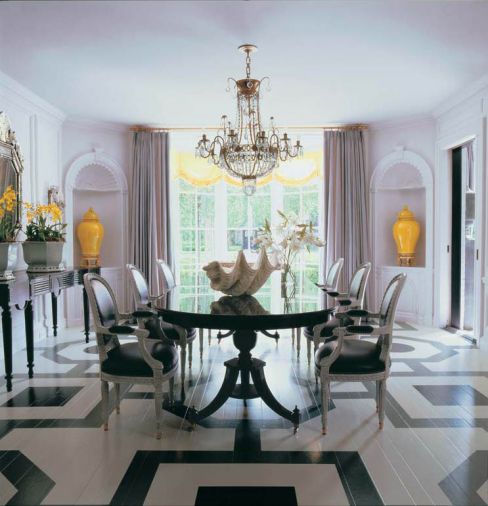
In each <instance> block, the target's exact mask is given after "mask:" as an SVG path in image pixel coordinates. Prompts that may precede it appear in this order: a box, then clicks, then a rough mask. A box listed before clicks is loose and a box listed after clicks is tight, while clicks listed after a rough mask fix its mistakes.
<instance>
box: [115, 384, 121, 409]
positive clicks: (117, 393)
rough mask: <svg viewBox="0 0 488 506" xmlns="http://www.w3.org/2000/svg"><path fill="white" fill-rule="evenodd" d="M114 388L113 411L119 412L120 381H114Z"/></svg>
mask: <svg viewBox="0 0 488 506" xmlns="http://www.w3.org/2000/svg"><path fill="white" fill-rule="evenodd" d="M114 390H115V412H116V413H117V414H119V413H120V383H114Z"/></svg>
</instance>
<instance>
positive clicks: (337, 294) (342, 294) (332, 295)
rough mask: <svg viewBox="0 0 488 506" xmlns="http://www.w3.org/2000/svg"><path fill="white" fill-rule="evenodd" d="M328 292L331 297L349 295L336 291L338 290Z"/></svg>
mask: <svg viewBox="0 0 488 506" xmlns="http://www.w3.org/2000/svg"><path fill="white" fill-rule="evenodd" d="M328 294H329V295H330V296H331V297H347V296H348V295H349V294H348V293H340V292H336V291H333V292H328Z"/></svg>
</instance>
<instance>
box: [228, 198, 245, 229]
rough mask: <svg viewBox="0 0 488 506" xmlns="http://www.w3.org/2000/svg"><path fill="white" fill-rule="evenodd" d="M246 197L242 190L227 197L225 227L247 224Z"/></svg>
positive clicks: (237, 226)
mask: <svg viewBox="0 0 488 506" xmlns="http://www.w3.org/2000/svg"><path fill="white" fill-rule="evenodd" d="M247 199H248V197H246V196H245V195H243V194H242V192H241V193H240V194H239V195H229V196H228V197H227V227H228V228H240V227H245V226H246V225H247Z"/></svg>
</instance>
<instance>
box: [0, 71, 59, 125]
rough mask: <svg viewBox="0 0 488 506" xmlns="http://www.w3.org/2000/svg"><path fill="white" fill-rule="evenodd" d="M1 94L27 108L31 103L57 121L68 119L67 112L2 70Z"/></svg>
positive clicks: (0, 77) (0, 78) (0, 75)
mask: <svg viewBox="0 0 488 506" xmlns="http://www.w3.org/2000/svg"><path fill="white" fill-rule="evenodd" d="M0 95H3V96H4V97H5V98H6V99H8V100H12V102H14V103H15V104H17V105H18V106H19V107H21V108H24V109H25V108H26V105H29V106H31V107H33V108H34V109H36V110H38V111H39V112H40V113H41V114H44V115H45V116H46V117H47V118H49V119H52V120H55V121H57V122H60V123H62V122H63V121H64V120H65V119H66V114H65V113H64V112H63V111H62V110H61V109H58V108H57V107H55V106H54V105H52V104H51V103H49V102H48V101H47V100H44V99H43V98H41V97H40V96H39V95H36V94H35V93H34V92H33V91H31V90H30V89H28V88H26V87H25V86H23V85H22V84H20V83H19V82H18V81H16V80H15V79H13V78H11V77H10V76H8V75H7V74H5V73H4V72H2V71H0Z"/></svg>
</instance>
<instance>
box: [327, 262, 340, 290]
mask: <svg viewBox="0 0 488 506" xmlns="http://www.w3.org/2000/svg"><path fill="white" fill-rule="evenodd" d="M343 265H344V259H343V258H338V259H337V260H336V261H335V262H334V263H333V264H332V265H331V266H330V269H329V271H328V272H327V277H326V278H325V286H326V287H327V289H328V290H331V291H336V290H337V285H338V284H339V277H340V275H341V272H342V266H343Z"/></svg>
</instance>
